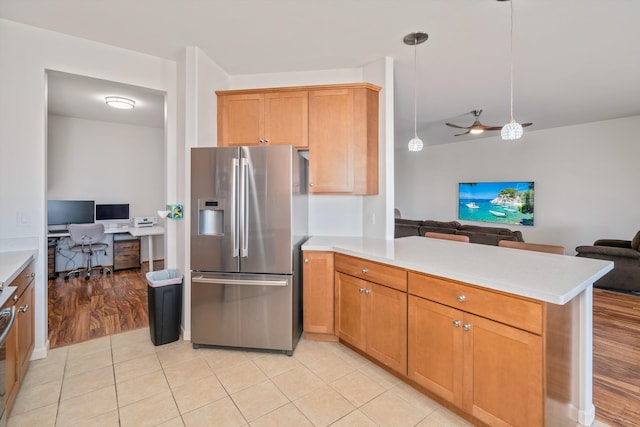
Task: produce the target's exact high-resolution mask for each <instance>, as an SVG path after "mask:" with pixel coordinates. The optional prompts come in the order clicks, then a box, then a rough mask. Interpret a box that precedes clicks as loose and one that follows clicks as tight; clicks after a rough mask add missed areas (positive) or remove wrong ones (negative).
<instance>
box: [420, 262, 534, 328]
mask: <svg viewBox="0 0 640 427" xmlns="http://www.w3.org/2000/svg"><path fill="white" fill-rule="evenodd" d="M408 280H409V293H410V294H412V295H417V296H420V297H423V298H426V299H430V300H432V301H436V302H439V303H442V304H445V305H449V306H451V307H455V308H459V309H460V310H464V311H466V312H469V313H474V314H477V315H480V316H484V317H489V318H491V319H493V320H497V321H499V322H502V323H506V324H509V325H510V326H514V327H517V328H521V329H524V330H527V331H530V332H533V333H536V334H541V333H542V318H543V304H542V303H540V302H538V301H532V300H527V299H525V298H521V297H516V296H511V295H505V294H501V293H498V292H492V291H488V290H485V289H480V288H477V287H474V286H470V285H465V284H462V283H458V282H454V281H451V280H445V279H442V278H439V277H434V276H429V275H427V274H418V273H409V279H408Z"/></svg>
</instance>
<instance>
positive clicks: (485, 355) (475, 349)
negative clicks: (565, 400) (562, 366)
mask: <svg viewBox="0 0 640 427" xmlns="http://www.w3.org/2000/svg"><path fill="white" fill-rule="evenodd" d="M464 325H466V326H467V328H468V330H466V331H464V332H463V336H464V354H465V362H464V381H463V384H464V386H463V390H464V397H463V408H464V409H465V410H466V411H468V412H470V413H471V414H472V415H473V416H475V417H476V418H478V419H480V420H482V421H484V422H485V423H487V424H489V425H492V426H508V425H513V426H542V425H544V403H543V398H544V384H543V374H542V373H543V356H542V355H543V352H542V337H541V336H539V335H535V334H532V333H529V332H525V331H522V330H520V329H516V328H513V327H511V326H507V325H504V324H502V323H498V322H494V321H492V320H488V319H485V318H483V317H478V316H473V315H471V314H466V313H465V317H464ZM464 325H463V326H464Z"/></svg>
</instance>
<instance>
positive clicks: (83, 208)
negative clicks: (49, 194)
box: [47, 200, 95, 231]
mask: <svg viewBox="0 0 640 427" xmlns="http://www.w3.org/2000/svg"><path fill="white" fill-rule="evenodd" d="M94 211H95V202H94V201H93V200H47V224H48V226H49V230H50V231H54V230H65V229H66V228H67V225H69V224H91V223H93V221H94Z"/></svg>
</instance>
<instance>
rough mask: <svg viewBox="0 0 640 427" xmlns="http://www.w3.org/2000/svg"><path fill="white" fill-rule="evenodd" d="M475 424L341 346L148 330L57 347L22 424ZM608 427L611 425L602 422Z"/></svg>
mask: <svg viewBox="0 0 640 427" xmlns="http://www.w3.org/2000/svg"><path fill="white" fill-rule="evenodd" d="M327 425H332V426H397V427H401V426H418V427H428V426H446V427H458V426H470V425H471V424H469V423H467V422H466V421H465V420H463V419H461V418H460V417H458V416H456V415H455V414H453V413H451V412H449V411H448V410H446V409H444V408H442V407H441V406H440V405H438V404H437V403H435V402H433V401H432V400H431V399H429V398H427V397H426V396H424V395H422V394H421V393H419V392H417V391H416V390H414V389H413V388H411V387H410V386H408V385H406V384H404V383H402V382H401V381H400V380H398V379H397V378H396V377H394V376H392V375H390V374H389V373H387V372H386V371H384V370H383V369H381V368H379V367H378V366H376V365H374V364H372V363H371V362H369V361H367V360H366V359H364V358H363V357H361V356H360V355H358V354H357V353H355V352H353V351H351V350H350V349H348V348H346V347H345V346H343V345H341V344H338V343H326V342H317V341H307V340H304V339H302V340H301V341H300V342H299V343H298V346H297V348H296V350H295V352H294V355H293V357H288V356H286V355H283V354H272V353H261V352H245V351H234V350H222V349H198V350H194V349H193V348H192V347H191V343H190V342H187V341H177V342H174V343H171V344H167V345H163V346H157V347H156V346H154V345H153V344H152V343H151V340H150V338H149V330H148V329H146V328H145V329H139V330H136V331H131V332H126V333H122V334H118V335H113V336H111V337H104V338H99V339H96V340H93V341H87V342H84V343H80V344H75V345H72V346H68V347H61V348H57V349H54V350H51V351H50V353H49V356H48V357H47V358H46V359H42V360H36V361H33V362H31V366H30V368H29V371H28V373H27V376H26V378H25V381H24V383H23V385H22V387H21V389H20V392H19V394H18V397H17V399H16V401H15V404H14V407H13V410H12V412H11V416H10V417H9V420H8V426H9V427H17V426H29V427H33V426H122V427H128V426H135V427H139V426H165V427H173V426H187V427H191V426H255V427H262V426H265V427H266V426H300V427H302V426H327ZM594 425H597V426H599V427H602V426H604V424H600V423H598V424H594Z"/></svg>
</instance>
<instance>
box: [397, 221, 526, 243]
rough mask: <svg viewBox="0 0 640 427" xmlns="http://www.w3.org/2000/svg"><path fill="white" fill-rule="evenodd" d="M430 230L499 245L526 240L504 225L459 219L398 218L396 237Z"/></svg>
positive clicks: (421, 233)
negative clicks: (468, 222) (503, 226)
mask: <svg viewBox="0 0 640 427" xmlns="http://www.w3.org/2000/svg"><path fill="white" fill-rule="evenodd" d="M428 231H433V232H436V233H446V234H459V235H463V236H468V237H469V242H470V243H480V244H483V245H493V246H498V242H499V241H500V240H512V241H515V242H524V239H523V237H522V233H521V232H520V231H518V230H515V231H514V230H509V229H508V228H502V227H486V226H480V225H463V224H460V223H459V222H458V221H433V220H413V219H403V218H396V223H395V237H396V238H398V237H407V236H424V234H425V233H426V232H428Z"/></svg>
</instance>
